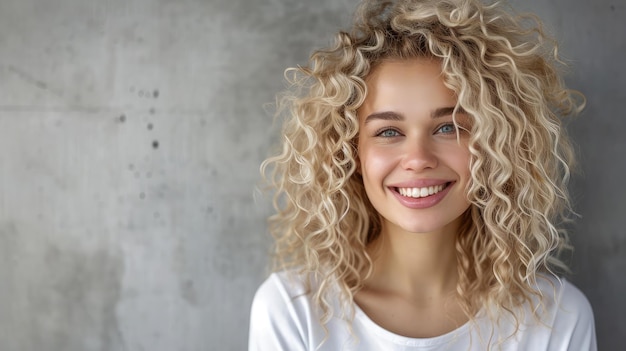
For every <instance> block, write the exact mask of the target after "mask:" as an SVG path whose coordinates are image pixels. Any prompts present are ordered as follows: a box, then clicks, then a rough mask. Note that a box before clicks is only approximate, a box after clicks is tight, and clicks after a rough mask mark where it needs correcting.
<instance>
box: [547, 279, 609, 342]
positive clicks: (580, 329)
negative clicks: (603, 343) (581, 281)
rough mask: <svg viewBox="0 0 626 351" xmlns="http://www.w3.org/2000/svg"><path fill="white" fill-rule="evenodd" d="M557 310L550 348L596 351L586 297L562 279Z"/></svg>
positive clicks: (589, 308) (594, 335) (593, 326)
mask: <svg viewBox="0 0 626 351" xmlns="http://www.w3.org/2000/svg"><path fill="white" fill-rule="evenodd" d="M559 301H560V303H559V310H558V311H557V313H556V318H555V321H554V325H553V331H552V339H553V340H552V341H553V342H551V344H552V346H556V345H561V346H559V347H551V348H550V350H553V349H554V350H559V351H560V350H563V351H566V350H567V351H597V349H598V346H597V341H596V330H595V323H594V317H593V310H592V309H591V304H590V303H589V300H587V297H585V295H584V294H583V293H582V292H581V291H580V290H578V288H576V287H575V286H574V285H572V284H571V283H569V282H567V281H564V284H563V288H562V292H561V296H560V299H559Z"/></svg>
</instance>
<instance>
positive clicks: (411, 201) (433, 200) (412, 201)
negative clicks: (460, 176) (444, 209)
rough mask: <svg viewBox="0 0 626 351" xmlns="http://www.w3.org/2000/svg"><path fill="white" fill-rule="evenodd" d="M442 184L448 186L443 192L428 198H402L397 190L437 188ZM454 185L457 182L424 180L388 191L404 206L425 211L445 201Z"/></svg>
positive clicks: (394, 186) (395, 186) (401, 185)
mask: <svg viewBox="0 0 626 351" xmlns="http://www.w3.org/2000/svg"><path fill="white" fill-rule="evenodd" d="M441 184H447V186H446V187H445V188H444V189H443V190H442V191H440V192H438V193H436V194H433V195H430V196H426V197H419V198H414V197H406V196H402V195H401V194H400V193H399V192H398V191H396V188H423V187H427V186H435V185H441ZM454 184H456V182H455V181H449V180H448V181H445V180H435V179H424V180H416V181H411V182H407V183H401V184H397V185H393V186H389V188H388V189H389V190H390V191H391V193H392V194H393V195H394V196H395V197H396V199H398V201H399V202H400V203H401V204H402V205H403V206H405V207H408V208H411V209H424V208H429V207H432V206H435V205H437V204H438V203H439V202H440V201H441V200H443V198H444V197H446V195H447V194H448V192H449V191H450V189H452V187H453V186H454Z"/></svg>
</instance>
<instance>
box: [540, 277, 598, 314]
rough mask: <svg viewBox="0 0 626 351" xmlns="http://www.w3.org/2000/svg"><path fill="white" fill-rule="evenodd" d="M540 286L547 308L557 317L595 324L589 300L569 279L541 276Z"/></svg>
mask: <svg viewBox="0 0 626 351" xmlns="http://www.w3.org/2000/svg"><path fill="white" fill-rule="evenodd" d="M538 285H539V290H540V292H541V294H542V296H543V302H544V304H545V306H546V308H547V309H549V310H552V311H553V313H554V315H555V317H559V318H565V319H571V320H576V321H579V322H593V310H592V308H591V304H590V303H589V300H588V299H587V297H586V296H585V295H584V294H583V292H582V291H580V289H578V288H577V287H576V286H575V285H574V284H572V283H570V282H569V281H568V280H567V279H565V278H557V277H554V276H540V277H539V278H538Z"/></svg>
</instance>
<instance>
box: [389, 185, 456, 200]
mask: <svg viewBox="0 0 626 351" xmlns="http://www.w3.org/2000/svg"><path fill="white" fill-rule="evenodd" d="M449 184H450V183H445V184H440V185H434V186H428V187H423V188H396V191H397V192H398V193H400V195H402V196H406V197H413V198H420V197H427V196H431V195H434V194H437V193H438V192H440V191H442V190H443V189H445V188H446V187H447V186H448V185H449Z"/></svg>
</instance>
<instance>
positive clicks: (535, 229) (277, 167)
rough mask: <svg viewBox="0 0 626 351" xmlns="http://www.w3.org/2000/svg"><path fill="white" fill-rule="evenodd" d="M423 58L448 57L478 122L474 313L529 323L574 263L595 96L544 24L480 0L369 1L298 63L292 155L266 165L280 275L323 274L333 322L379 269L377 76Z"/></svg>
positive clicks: (285, 150)
mask: <svg viewBox="0 0 626 351" xmlns="http://www.w3.org/2000/svg"><path fill="white" fill-rule="evenodd" d="M419 57H427V58H434V59H437V60H438V61H439V62H440V63H441V67H442V71H443V77H444V83H445V85H446V86H447V87H448V88H449V89H451V90H452V91H454V93H455V94H456V96H457V97H458V102H457V108H460V109H462V110H463V111H465V112H466V113H467V114H468V115H469V116H471V118H472V121H473V123H472V127H471V132H470V140H469V149H470V153H471V161H470V171H471V181H470V184H469V186H468V188H467V197H468V199H469V201H470V202H471V206H470V209H469V210H468V211H467V212H466V213H465V214H464V216H465V218H464V219H465V221H464V224H463V226H462V230H461V232H460V233H459V234H458V236H457V241H456V251H457V259H458V262H459V267H458V270H459V281H458V284H457V294H458V297H459V299H460V301H461V304H462V307H463V309H464V311H465V313H466V314H467V315H468V317H469V318H470V319H472V318H473V316H474V314H475V313H477V311H478V310H479V309H480V308H481V306H495V307H497V309H498V310H500V311H503V310H504V311H508V312H510V313H512V314H513V316H514V317H515V316H516V312H515V311H516V308H517V307H518V306H520V305H521V304H523V303H526V302H531V299H532V298H533V296H535V297H541V293H540V291H539V290H538V288H537V282H536V280H537V278H538V275H539V274H541V273H553V272H555V270H558V271H567V268H566V265H565V264H564V263H563V262H562V261H561V260H560V259H559V255H560V252H561V251H562V250H563V249H569V244H568V237H567V234H566V232H565V231H564V230H563V229H562V228H560V227H561V226H562V225H563V223H564V222H565V221H567V220H568V219H569V218H570V217H571V214H572V213H573V212H572V210H571V206H570V203H569V196H568V193H567V183H568V178H569V175H570V167H571V166H572V165H573V162H574V157H573V156H574V155H573V149H572V147H571V144H570V142H569V140H568V138H567V135H566V134H565V131H564V127H563V122H562V118H563V117H565V116H568V115H574V114H576V113H578V112H580V110H581V109H582V107H583V106H584V97H582V95H580V94H579V93H577V92H575V91H572V90H570V89H568V88H567V87H566V86H565V84H564V82H563V80H562V78H561V73H562V72H560V67H564V66H565V65H564V64H563V62H562V61H561V60H560V59H559V56H558V52H557V45H556V43H555V41H554V40H553V39H551V38H550V37H549V36H548V35H547V34H546V32H545V31H544V29H543V28H542V26H541V23H540V21H539V20H538V19H537V18H536V17H534V16H532V15H515V14H514V13H513V12H512V11H508V9H503V6H502V4H500V3H495V4H490V5H485V4H483V3H481V2H480V1H479V0H400V1H364V2H363V3H362V4H361V5H360V7H359V9H358V11H357V13H356V17H355V21H354V24H353V27H352V29H351V30H350V31H349V32H343V31H342V32H340V33H338V34H337V36H336V40H335V43H334V44H333V45H332V46H331V47H329V48H326V49H322V50H318V51H315V52H314V53H313V54H312V55H311V57H310V62H309V65H308V66H307V67H298V68H291V69H288V70H287V71H286V77H287V80H288V81H289V82H290V84H291V87H290V89H288V90H287V92H285V93H283V94H282V95H281V96H280V97H279V98H278V112H277V115H278V116H283V117H285V118H286V119H285V121H284V124H283V131H282V136H283V140H282V151H280V152H279V153H278V154H277V155H276V156H273V157H270V158H268V159H267V160H266V161H265V162H264V163H263V164H262V166H261V171H262V173H263V174H264V176H265V177H266V180H267V181H268V182H269V183H270V185H271V186H272V187H273V188H275V190H276V193H275V197H274V206H275V207H276V210H277V213H276V214H275V215H274V216H272V217H270V231H271V233H272V234H273V236H274V237H275V239H276V243H275V250H276V251H275V269H276V270H294V269H295V270H297V271H298V272H300V273H305V272H306V273H309V274H312V275H313V276H314V279H315V280H317V281H318V282H319V284H318V285H317V286H316V288H315V289H314V291H311V294H312V297H313V299H314V301H315V302H316V303H317V304H318V305H319V306H320V308H321V310H322V311H323V314H322V318H321V321H320V322H321V323H322V324H324V325H325V324H326V323H327V322H328V321H329V319H330V318H331V317H332V315H333V312H334V311H333V307H332V305H331V302H330V300H329V294H331V293H337V292H336V291H334V290H333V291H331V290H332V289H333V287H338V288H339V291H338V293H339V296H340V301H341V302H342V309H343V314H342V315H343V316H344V317H346V316H347V315H348V313H347V311H348V310H349V309H351V308H352V307H350V306H352V299H353V297H354V294H355V293H356V292H357V291H359V289H361V288H362V287H363V282H364V280H365V279H366V278H367V277H368V276H369V275H370V274H371V272H372V259H371V258H370V257H369V256H368V254H367V252H366V246H367V245H368V243H370V242H371V241H372V240H374V239H376V238H377V236H378V235H380V228H381V219H380V218H379V215H378V214H377V212H376V211H375V210H374V209H373V207H372V205H371V204H370V202H369V200H368V198H367V196H366V194H365V191H364V186H363V181H362V178H361V177H360V175H359V174H358V172H356V169H357V162H356V155H357V147H356V145H357V143H356V140H357V138H358V133H359V123H358V118H357V112H356V111H357V109H358V108H359V106H360V105H361V104H362V103H363V101H364V99H365V97H366V94H367V89H366V84H365V79H366V77H367V76H368V74H369V72H371V70H372V69H373V68H374V67H376V65H378V64H380V63H381V62H383V61H385V60H391V59H393V60H397V59H411V58H419ZM346 307H347V308H348V309H346ZM352 311H353V310H352ZM492 317H494V316H492ZM494 318H496V317H494ZM516 320H517V318H516Z"/></svg>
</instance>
